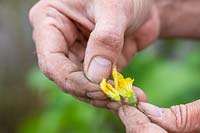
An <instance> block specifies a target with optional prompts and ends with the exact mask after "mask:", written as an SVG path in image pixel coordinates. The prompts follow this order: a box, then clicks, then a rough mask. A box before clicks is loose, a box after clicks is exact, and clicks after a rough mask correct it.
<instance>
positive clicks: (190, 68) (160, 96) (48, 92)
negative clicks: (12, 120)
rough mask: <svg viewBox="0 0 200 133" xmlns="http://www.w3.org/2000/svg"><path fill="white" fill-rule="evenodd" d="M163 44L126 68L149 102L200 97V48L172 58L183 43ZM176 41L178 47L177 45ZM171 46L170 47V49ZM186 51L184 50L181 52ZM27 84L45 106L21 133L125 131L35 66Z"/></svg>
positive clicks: (108, 115)
mask: <svg viewBox="0 0 200 133" xmlns="http://www.w3.org/2000/svg"><path fill="white" fill-rule="evenodd" d="M165 43H169V44H170V43H172V44H173V45H169V44H164V45H163V47H164V48H163V49H165V48H166V47H167V48H166V49H165V50H164V51H162V50H160V49H159V48H154V47H152V48H150V49H147V50H146V51H144V52H142V53H140V54H138V55H137V56H136V57H135V59H134V60H133V61H132V62H131V63H130V64H129V65H128V67H127V68H126V69H125V70H124V71H123V73H124V74H125V76H129V77H134V79H135V81H136V82H135V85H136V86H138V87H140V88H142V89H143V90H144V91H145V93H146V94H147V96H148V99H149V102H151V103H153V104H156V105H159V106H162V107H169V106H171V105H175V104H180V103H186V102H191V101H193V100H196V99H199V98H200V95H199V94H200V89H198V88H199V87H200V82H199V79H200V71H199V68H200V67H199V66H200V60H199V57H200V52H199V51H200V48H199V46H196V45H192V48H191V50H190V51H189V52H187V53H184V54H182V55H181V56H180V57H178V58H175V57H173V56H172V57H171V55H173V53H176V52H175V51H177V50H179V49H180V47H181V45H179V44H176V43H177V42H176V41H168V42H165ZM174 44H176V45H177V46H175V45H174ZM168 47H169V48H168ZM182 53H183V52H182ZM27 84H28V85H29V86H31V88H32V89H34V90H35V91H36V92H39V94H40V97H41V102H42V103H43V108H42V109H41V110H39V111H38V112H35V113H34V114H32V115H31V116H30V117H28V118H27V119H26V120H25V121H24V123H22V125H21V128H20V130H19V132H20V133H43V132H47V133H65V132H70V133H118V132H120V133H121V132H124V127H123V125H122V123H121V122H119V119H118V118H117V117H116V116H114V115H112V114H111V113H108V111H105V110H102V109H97V108H94V107H92V106H90V105H88V104H86V103H82V102H80V101H78V100H76V99H74V98H72V97H71V96H69V95H67V94H64V93H63V92H61V91H59V89H58V88H57V87H56V85H55V84H54V83H52V82H51V81H49V80H48V79H47V78H46V77H45V76H44V75H43V74H41V72H40V71H39V70H38V69H37V68H35V67H34V69H32V70H31V71H30V73H29V74H28V77H27Z"/></svg>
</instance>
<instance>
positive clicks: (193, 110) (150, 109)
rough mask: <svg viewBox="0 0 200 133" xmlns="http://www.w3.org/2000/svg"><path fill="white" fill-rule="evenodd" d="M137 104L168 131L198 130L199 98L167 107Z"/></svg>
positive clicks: (183, 132)
mask: <svg viewBox="0 0 200 133" xmlns="http://www.w3.org/2000/svg"><path fill="white" fill-rule="evenodd" d="M138 106H139V108H140V110H141V111H143V112H144V113H145V114H146V115H147V116H148V117H149V119H150V120H151V121H153V122H154V123H156V124H158V125H160V126H161V127H163V128H164V129H166V130H168V131H170V132H179V133H188V132H199V131H200V123H199V122H200V115H199V113H200V112H199V110H200V100H198V101H195V102H192V103H189V104H186V105H177V106H172V107H170V108H169V109H165V108H159V107H157V106H154V105H152V104H148V103H140V104H139V105H138Z"/></svg>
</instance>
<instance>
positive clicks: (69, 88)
mask: <svg viewBox="0 0 200 133" xmlns="http://www.w3.org/2000/svg"><path fill="white" fill-rule="evenodd" d="M198 5H200V1H199V0H155V1H151V0H123V1H122V0H73V1H72V0H41V1H39V2H38V3H37V4H36V5H35V6H34V7H33V8H32V9H31V11H30V21H31V24H32V26H33V38H34V41H35V44H36V50H37V55H38V61H39V66H40V68H41V70H42V71H43V72H44V73H45V75H46V76H47V77H49V78H50V79H51V80H53V81H55V83H56V84H57V85H58V86H59V87H60V88H61V89H62V90H63V91H65V92H67V93H69V94H71V95H72V96H74V97H76V98H78V99H80V100H82V101H85V102H88V103H90V104H92V105H94V106H97V107H102V108H107V109H109V110H112V111H114V112H116V111H118V112H119V113H118V114H119V116H120V118H121V120H122V121H123V123H124V124H125V126H126V129H127V132H134V133H135V132H136V133H137V132H138V133H139V132H167V131H168V132H180V133H183V132H195V131H200V124H199V123H200V117H199V116H200V115H199V113H200V111H199V109H200V102H199V101H196V102H193V103H190V104H186V105H179V106H173V107H171V108H169V109H161V108H158V107H155V106H153V105H150V104H148V103H145V102H146V96H145V94H144V93H143V92H142V91H141V90H140V89H138V88H136V87H134V90H135V92H136V95H137V97H138V100H139V101H140V103H139V106H138V107H139V109H140V111H141V112H140V111H139V110H137V109H136V108H133V107H129V106H125V107H124V106H123V107H120V108H119V106H118V104H116V103H115V102H111V101H110V100H109V99H108V98H106V96H105V95H104V94H103V93H102V92H101V91H100V88H99V85H98V83H99V82H100V81H101V79H102V78H109V76H110V73H111V69H112V67H113V66H115V65H116V66H117V67H118V68H119V69H122V68H124V67H125V66H126V65H127V64H128V63H129V61H130V60H131V59H132V57H133V56H134V55H135V54H136V53H137V52H139V51H140V50H142V49H143V48H145V47H147V46H149V45H150V44H151V43H152V42H153V41H155V40H156V39H158V38H168V37H174V38H199V37H200V28H199V23H200V17H199V16H200V9H199V6H198ZM171 12H173V13H171ZM183 21H184V23H183ZM142 112H143V113H142ZM144 114H145V115H144ZM126 116H127V117H126ZM129 121H130V123H131V124H130V123H129ZM152 122H153V123H152ZM138 123H139V124H138Z"/></svg>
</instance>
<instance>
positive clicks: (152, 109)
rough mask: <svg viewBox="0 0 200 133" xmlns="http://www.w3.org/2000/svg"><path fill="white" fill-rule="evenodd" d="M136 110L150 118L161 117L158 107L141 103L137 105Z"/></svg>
mask: <svg viewBox="0 0 200 133" xmlns="http://www.w3.org/2000/svg"><path fill="white" fill-rule="evenodd" d="M138 108H139V110H140V111H142V112H143V113H144V114H146V115H148V116H150V117H161V116H162V109H161V108H159V107H156V106H155V105H152V104H149V103H143V102H141V103H139V104H138Z"/></svg>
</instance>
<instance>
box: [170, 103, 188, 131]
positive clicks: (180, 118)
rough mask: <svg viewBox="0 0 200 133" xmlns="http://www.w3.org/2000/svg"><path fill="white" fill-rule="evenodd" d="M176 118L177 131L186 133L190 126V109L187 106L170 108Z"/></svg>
mask: <svg viewBox="0 0 200 133" xmlns="http://www.w3.org/2000/svg"><path fill="white" fill-rule="evenodd" d="M170 110H171V111H172V113H173V114H174V116H175V118H176V125H175V126H176V130H177V131H178V132H184V131H185V130H186V127H187V124H188V109H187V106H186V105H183V104H181V105H176V106H172V107H171V108H170Z"/></svg>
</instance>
